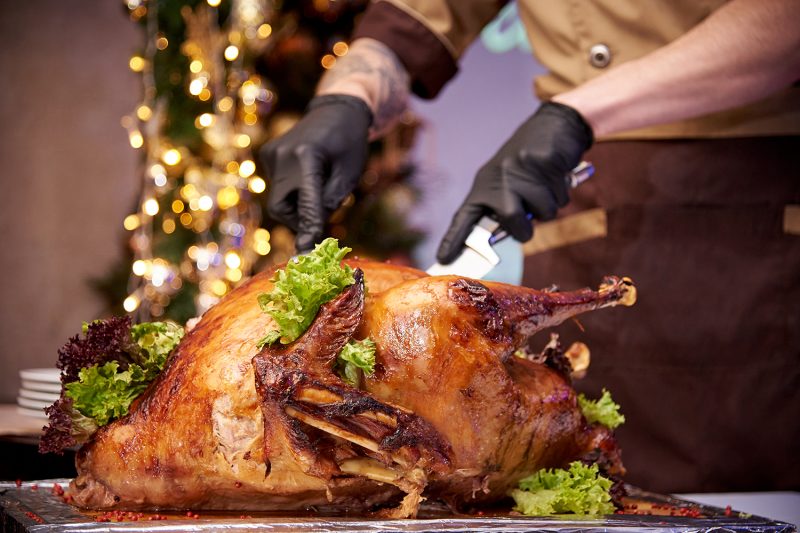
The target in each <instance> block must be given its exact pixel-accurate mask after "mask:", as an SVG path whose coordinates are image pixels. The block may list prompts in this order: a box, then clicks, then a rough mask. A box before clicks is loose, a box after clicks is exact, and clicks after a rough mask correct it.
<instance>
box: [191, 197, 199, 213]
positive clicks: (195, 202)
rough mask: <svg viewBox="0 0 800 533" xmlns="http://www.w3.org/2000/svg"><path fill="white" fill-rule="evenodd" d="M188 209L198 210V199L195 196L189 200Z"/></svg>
mask: <svg viewBox="0 0 800 533" xmlns="http://www.w3.org/2000/svg"><path fill="white" fill-rule="evenodd" d="M189 209H190V210H191V211H200V200H199V199H197V198H192V199H191V200H189Z"/></svg>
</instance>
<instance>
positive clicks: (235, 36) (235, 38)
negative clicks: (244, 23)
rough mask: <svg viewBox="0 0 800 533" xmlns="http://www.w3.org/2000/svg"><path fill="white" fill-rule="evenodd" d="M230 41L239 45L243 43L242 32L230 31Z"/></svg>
mask: <svg viewBox="0 0 800 533" xmlns="http://www.w3.org/2000/svg"><path fill="white" fill-rule="evenodd" d="M228 41H230V43H231V44H235V45H236V46H239V45H240V44H242V32H239V31H236V30H234V31H230V32H228Z"/></svg>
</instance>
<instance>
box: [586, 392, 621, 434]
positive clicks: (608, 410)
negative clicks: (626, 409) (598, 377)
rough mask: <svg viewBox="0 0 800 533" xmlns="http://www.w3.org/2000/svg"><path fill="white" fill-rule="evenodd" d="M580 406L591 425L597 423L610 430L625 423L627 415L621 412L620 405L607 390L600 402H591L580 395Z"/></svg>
mask: <svg viewBox="0 0 800 533" xmlns="http://www.w3.org/2000/svg"><path fill="white" fill-rule="evenodd" d="M578 405H579V406H580V408H581V411H583V416H584V417H586V421H587V422H589V423H590V424H594V423H595V422H597V423H599V424H602V425H604V426H606V427H607V428H609V429H615V428H617V427H619V426H621V425H622V424H624V423H625V415H623V414H622V413H620V412H619V409H620V407H619V404H617V403H614V400H612V399H611V393H610V392H608V391H607V390H606V389H603V395H602V396H600V399H599V400H589V399H587V398H586V396H584V395H583V394H579V395H578Z"/></svg>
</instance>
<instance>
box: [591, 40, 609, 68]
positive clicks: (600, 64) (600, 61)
mask: <svg viewBox="0 0 800 533" xmlns="http://www.w3.org/2000/svg"><path fill="white" fill-rule="evenodd" d="M589 63H591V64H592V66H593V67H597V68H604V67H606V66H608V64H609V63H611V50H609V49H608V46H606V45H604V44H596V45H594V46H592V47H591V48H590V49H589Z"/></svg>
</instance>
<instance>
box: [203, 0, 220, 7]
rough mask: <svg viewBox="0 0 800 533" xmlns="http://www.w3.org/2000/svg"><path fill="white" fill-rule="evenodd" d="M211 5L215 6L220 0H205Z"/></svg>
mask: <svg viewBox="0 0 800 533" xmlns="http://www.w3.org/2000/svg"><path fill="white" fill-rule="evenodd" d="M206 1H207V2H208V5H210V6H211V7H217V6H218V5H219V3H220V1H221V0H206Z"/></svg>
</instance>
